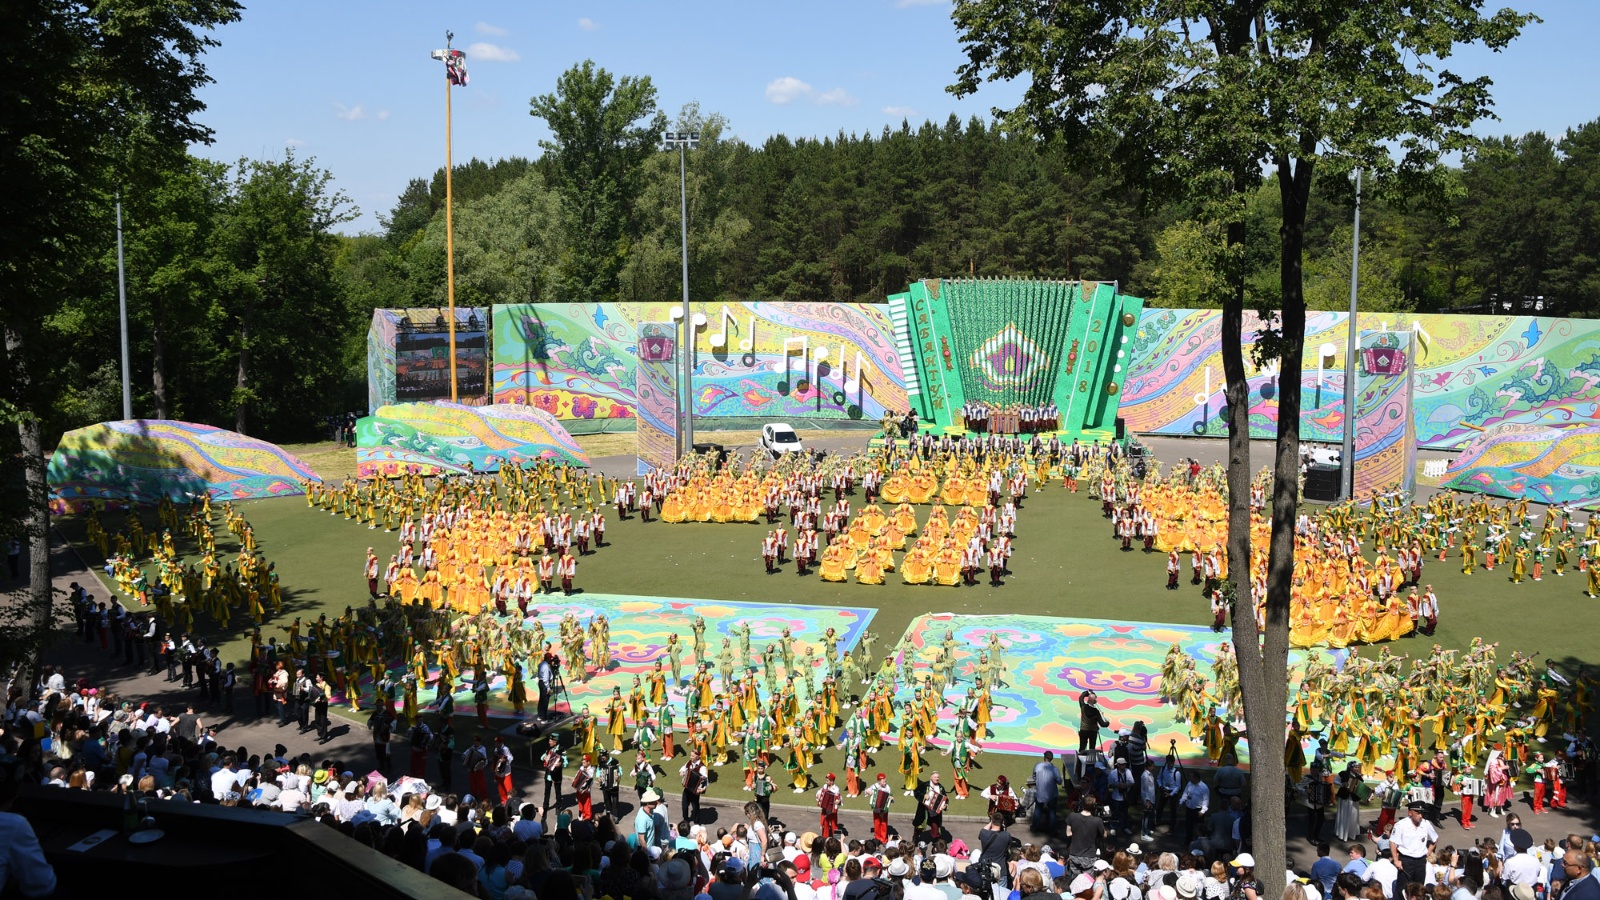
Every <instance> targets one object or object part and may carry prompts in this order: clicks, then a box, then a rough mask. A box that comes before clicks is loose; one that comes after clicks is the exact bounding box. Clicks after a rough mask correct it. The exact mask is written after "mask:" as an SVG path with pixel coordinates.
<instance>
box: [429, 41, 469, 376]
mask: <svg viewBox="0 0 1600 900" xmlns="http://www.w3.org/2000/svg"><path fill="white" fill-rule="evenodd" d="M455 37H456V36H455V34H454V33H453V32H449V31H446V32H445V33H444V46H445V48H444V49H443V50H435V51H433V52H432V53H430V54H429V56H431V57H432V58H434V59H437V60H441V61H442V62H444V283H445V302H446V303H448V304H449V306H450V315H449V317H448V320H447V322H446V327H447V328H448V329H449V331H450V402H451V403H459V402H460V400H461V398H460V397H459V396H457V394H456V229H455V222H454V221H453V220H452V218H451V216H452V207H453V206H454V203H453V201H454V197H453V196H452V195H451V190H450V169H451V168H452V163H451V160H450V89H451V88H453V87H455V86H457V85H462V86H465V85H466V83H467V54H465V53H463V52H462V51H460V50H456V49H454V48H453V47H451V46H450V42H451V41H454V40H455Z"/></svg>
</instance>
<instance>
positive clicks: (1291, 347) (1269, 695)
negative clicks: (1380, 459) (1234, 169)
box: [1235, 159, 1312, 897]
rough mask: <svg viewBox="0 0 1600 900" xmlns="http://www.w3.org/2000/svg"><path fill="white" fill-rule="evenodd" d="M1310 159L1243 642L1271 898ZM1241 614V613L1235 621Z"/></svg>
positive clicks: (1289, 247)
mask: <svg viewBox="0 0 1600 900" xmlns="http://www.w3.org/2000/svg"><path fill="white" fill-rule="evenodd" d="M1311 173H1312V163H1311V162H1310V160H1308V159H1301V160H1300V161H1299V162H1298V164H1293V163H1291V162H1290V161H1288V160H1284V159H1280V160H1279V161H1278V191H1279V195H1280V196H1281V197H1282V200H1283V224H1282V226H1281V228H1280V230H1279V232H1278V251H1279V256H1278V265H1279V286H1280V290H1281V293H1282V298H1283V300H1282V306H1281V308H1280V310H1279V319H1278V327H1279V335H1278V339H1277V350H1278V354H1277V360H1278V435H1277V443H1276V446H1275V448H1274V458H1273V470H1272V523H1271V535H1272V536H1271V540H1270V543H1269V544H1268V548H1267V599H1266V628H1265V630H1264V631H1263V632H1262V635H1261V643H1260V645H1259V650H1258V648H1257V645H1256V643H1255V641H1253V640H1252V641H1250V642H1249V644H1250V646H1249V647H1248V656H1249V657H1251V659H1250V660H1249V662H1248V663H1247V662H1246V655H1247V653H1246V647H1245V646H1244V643H1243V642H1240V643H1239V645H1238V646H1239V657H1240V658H1239V686H1240V689H1241V691H1242V692H1243V694H1244V706H1245V721H1246V723H1247V727H1248V729H1249V733H1250V746H1251V749H1252V750H1253V751H1254V752H1252V753H1251V755H1250V769H1251V779H1250V799H1251V806H1252V810H1251V829H1252V834H1253V835H1254V845H1255V853H1256V855H1257V856H1259V857H1260V858H1261V859H1263V860H1266V864H1265V865H1264V866H1262V867H1261V868H1258V869H1257V876H1258V877H1260V878H1261V880H1262V883H1263V886H1264V887H1265V889H1266V896H1268V897H1276V896H1278V895H1279V894H1281V893H1282V892H1283V883H1282V882H1281V881H1280V880H1279V879H1281V878H1282V877H1283V876H1282V875H1280V874H1279V870H1278V867H1277V860H1280V859H1283V858H1285V848H1286V845H1287V838H1288V834H1287V815H1286V813H1287V808H1286V800H1285V798H1286V797H1287V790H1286V787H1287V785H1286V784H1285V777H1286V775H1285V768H1284V763H1283V757H1284V754H1283V749H1284V741H1285V740H1286V739H1287V728H1286V726H1285V722H1284V716H1285V711H1286V710H1287V708H1288V704H1289V597H1290V592H1291V591H1292V590H1293V587H1294V525H1295V518H1296V516H1297V515H1298V514H1299V509H1300V369H1301V364H1302V362H1303V360H1304V357H1305V329H1306V304H1305V293H1304V285H1303V283H1302V276H1303V272H1302V266H1303V259H1302V256H1303V253H1304V248H1305V221H1306V202H1307V199H1308V198H1309V197H1310V193H1311ZM1237 621H1238V614H1237V613H1236V614H1235V623H1237Z"/></svg>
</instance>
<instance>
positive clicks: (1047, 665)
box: [894, 613, 1344, 758]
mask: <svg viewBox="0 0 1600 900" xmlns="http://www.w3.org/2000/svg"><path fill="white" fill-rule="evenodd" d="M946 631H950V632H952V634H953V637H954V638H955V642H956V648H957V649H956V663H957V668H956V672H957V677H958V679H959V680H958V681H957V682H956V683H955V684H954V685H952V686H950V687H948V688H947V689H946V691H945V695H946V698H947V699H948V700H949V705H947V706H946V707H945V708H944V711H943V712H942V713H941V714H940V720H939V722H940V729H941V732H942V733H943V734H944V735H948V734H949V728H950V726H952V725H953V724H954V721H955V716H956V709H957V704H959V703H960V702H961V701H962V699H963V698H965V696H966V693H967V690H968V689H969V688H970V687H972V682H973V676H974V671H975V668H976V664H977V661H978V654H979V653H980V652H982V651H983V649H984V648H985V647H987V646H988V644H989V638H990V635H992V634H998V635H999V637H1000V641H1001V643H1002V645H1003V646H1004V647H1005V648H1006V650H1005V664H1006V672H1007V675H1006V679H1005V681H1004V682H1003V683H1002V684H1001V685H1000V687H999V688H998V689H997V690H993V691H991V696H992V697H993V699H994V707H995V708H994V717H993V719H992V721H991V722H990V724H989V730H988V735H987V738H986V740H984V741H983V742H982V745H983V749H984V752H986V753H1017V754H1026V755H1038V754H1040V753H1043V752H1044V751H1045V750H1046V749H1050V750H1055V751H1057V752H1060V751H1061V750H1062V749H1063V748H1068V749H1075V748H1076V747H1077V746H1078V695H1079V694H1080V693H1082V692H1083V691H1084V690H1094V691H1095V692H1096V693H1097V694H1098V695H1099V697H1100V709H1101V711H1102V712H1103V713H1104V714H1105V716H1106V718H1108V719H1110V720H1111V729H1110V730H1102V731H1101V732H1100V736H1101V738H1102V741H1104V742H1106V743H1109V742H1110V740H1111V739H1112V738H1114V737H1115V733H1116V730H1117V729H1121V728H1129V727H1132V725H1133V723H1134V722H1135V721H1138V720H1143V721H1144V723H1145V727H1146V728H1147V729H1149V732H1150V742H1149V746H1150V750H1151V752H1152V753H1162V752H1165V750H1166V748H1167V747H1168V742H1169V741H1171V740H1174V739H1175V740H1177V742H1178V751H1179V753H1180V755H1182V756H1184V757H1189V758H1192V757H1195V756H1199V755H1201V754H1202V753H1203V752H1204V751H1203V749H1202V748H1201V747H1200V745H1199V744H1198V743H1197V742H1195V741H1191V740H1190V738H1189V725H1188V722H1187V721H1186V720H1184V719H1182V718H1181V716H1180V713H1179V711H1178V710H1177V709H1176V708H1175V707H1173V706H1172V705H1170V704H1167V703H1164V702H1162V700H1161V663H1162V661H1163V660H1164V659H1165V658H1166V655H1167V650H1168V648H1169V647H1171V646H1172V644H1173V643H1174V642H1177V643H1178V644H1179V645H1181V646H1182V647H1183V649H1184V651H1185V652H1186V653H1188V654H1189V655H1190V656H1191V657H1193V658H1194V659H1195V662H1196V664H1198V665H1200V666H1202V667H1203V668H1204V670H1205V671H1206V672H1207V673H1209V672H1210V666H1211V661H1212V659H1213V658H1214V657H1215V656H1216V653H1217V649H1218V647H1219V646H1220V645H1221V643H1222V641H1223V640H1225V639H1226V638H1227V634H1226V633H1223V634H1215V633H1213V632H1212V631H1211V629H1209V628H1204V627H1199V626H1194V625H1161V624H1155V623H1150V622H1112V621H1106V620H1101V619H1077V618H1071V619H1066V618H1055V617H1051V616H1025V615H989V616H967V615H957V614H954V613H932V614H927V615H922V616H918V617H917V618H916V619H914V620H912V622H911V625H910V626H909V627H908V628H907V629H906V633H905V636H904V637H902V638H901V639H900V644H899V646H898V647H897V648H896V649H895V651H894V658H895V662H896V665H897V667H898V665H899V664H900V663H901V662H902V660H903V657H904V654H906V653H908V652H909V653H914V654H916V655H917V661H918V669H919V670H925V669H926V667H927V665H928V663H929V662H930V661H931V660H932V659H933V657H934V655H935V653H937V652H938V650H939V648H940V647H941V645H942V644H943V642H944V636H945V632H946ZM1330 655H1331V656H1333V658H1334V662H1335V664H1342V662H1343V659H1344V653H1343V651H1339V652H1338V653H1335V654H1330ZM1302 658H1303V655H1302V654H1300V653H1291V655H1290V665H1291V666H1293V665H1295V664H1297V663H1298V662H1299V661H1300V660H1301V659H1302ZM909 693H910V689H909V688H903V689H902V692H901V694H900V695H899V696H898V697H897V698H896V700H897V702H901V701H904V700H905V699H907V697H909ZM934 743H935V744H936V745H938V746H941V747H942V746H947V745H948V741H947V740H944V739H940V740H936V741H935V742H934ZM1241 747H1243V745H1241Z"/></svg>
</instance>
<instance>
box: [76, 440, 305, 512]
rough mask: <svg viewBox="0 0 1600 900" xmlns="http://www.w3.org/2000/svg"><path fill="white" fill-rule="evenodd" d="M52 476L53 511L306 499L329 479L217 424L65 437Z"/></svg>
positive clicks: (279, 450) (272, 447)
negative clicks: (314, 485)
mask: <svg viewBox="0 0 1600 900" xmlns="http://www.w3.org/2000/svg"><path fill="white" fill-rule="evenodd" d="M47 477H48V479H49V483H50V508H51V510H52V511H53V512H57V513H67V512H83V511H84V510H86V509H88V508H89V507H90V506H91V505H94V504H96V503H99V504H115V505H134V506H145V505H152V504H155V503H159V502H160V501H161V500H162V499H163V498H165V499H169V500H172V501H173V502H176V503H187V502H189V501H190V500H191V499H193V498H194V497H196V496H199V495H201V494H210V495H211V499H213V500H216V501H219V502H220V501H223V500H250V499H254V498H257V497H278V496H287V495H290V494H298V493H301V487H300V484H301V482H302V481H321V480H322V479H320V478H318V477H317V474H316V473H315V472H313V471H312V470H311V467H310V466H308V465H306V463H305V461H304V460H302V459H300V458H299V457H297V456H295V455H293V454H291V453H288V452H287V451H285V450H284V449H283V448H282V447H279V446H277V445H276V444H269V443H267V442H266V441H261V440H257V439H255V438H253V437H246V436H245V435H242V434H238V433H237V432H233V431H224V430H222V429H221V428H213V427H212V426H210V425H196V424H193V423H191V422H173V421H168V420H165V419H131V420H128V421H123V422H101V423H100V424H98V425H90V426H89V427H87V428H77V429H74V430H72V431H69V432H67V433H66V434H64V435H62V436H61V443H60V444H59V445H57V447H56V451H55V453H53V454H51V456H50V468H49V470H48V474H47Z"/></svg>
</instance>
